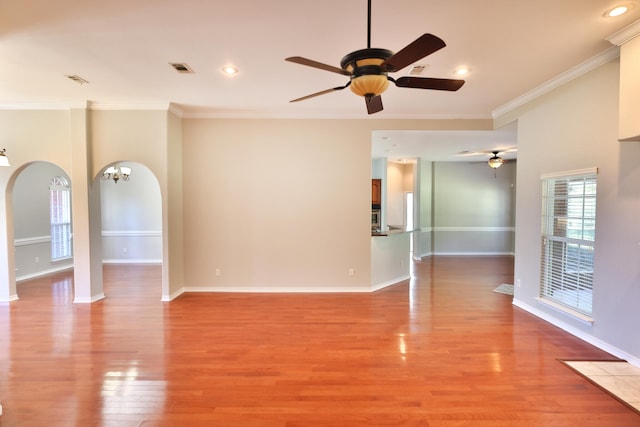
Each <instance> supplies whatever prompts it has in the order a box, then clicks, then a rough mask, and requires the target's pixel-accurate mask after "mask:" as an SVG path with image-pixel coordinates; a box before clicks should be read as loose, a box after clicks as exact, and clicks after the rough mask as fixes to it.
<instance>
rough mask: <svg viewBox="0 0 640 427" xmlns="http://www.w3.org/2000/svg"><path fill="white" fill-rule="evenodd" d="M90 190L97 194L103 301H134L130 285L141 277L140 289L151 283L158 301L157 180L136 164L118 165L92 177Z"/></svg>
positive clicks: (159, 220)
mask: <svg viewBox="0 0 640 427" xmlns="http://www.w3.org/2000/svg"><path fill="white" fill-rule="evenodd" d="M96 185H97V186H99V188H100V218H101V224H102V226H101V240H102V244H101V249H102V263H103V272H104V275H105V283H110V284H112V285H113V286H112V287H111V290H105V291H106V292H107V293H108V294H107V295H106V296H107V297H119V296H120V295H122V296H125V297H126V298H131V297H133V296H135V295H136V291H137V289H136V288H135V286H134V285H135V284H136V283H137V282H138V280H137V278H141V277H144V278H145V280H144V282H145V283H149V282H151V283H153V284H154V286H155V283H157V288H155V289H154V290H153V293H154V294H156V295H158V296H160V295H161V294H162V271H161V269H162V257H163V255H162V195H161V191H160V185H159V183H158V180H157V178H156V177H155V175H154V174H153V172H152V171H151V170H150V169H149V168H147V167H146V166H145V165H143V164H141V163H136V162H129V161H121V162H117V163H112V164H109V165H107V166H106V167H105V168H104V169H103V170H102V171H101V172H100V174H99V175H98V176H97V177H96V180H95V182H94V186H96ZM150 278H151V280H149V279H150ZM140 282H141V281H140ZM114 286H115V287H114ZM156 291H157V293H156ZM141 295H142V294H141ZM144 295H148V293H147V292H145V293H144Z"/></svg>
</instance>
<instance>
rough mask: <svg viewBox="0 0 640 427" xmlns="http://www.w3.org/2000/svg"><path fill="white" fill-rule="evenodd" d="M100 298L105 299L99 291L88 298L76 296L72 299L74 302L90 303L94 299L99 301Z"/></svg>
mask: <svg viewBox="0 0 640 427" xmlns="http://www.w3.org/2000/svg"><path fill="white" fill-rule="evenodd" d="M102 299H105V296H104V293H102V292H101V293H99V294H97V295H92V296H91V297H90V298H83V297H80V298H78V297H76V298H74V299H73V303H74V304H91V303H94V302H96V301H100V300H102Z"/></svg>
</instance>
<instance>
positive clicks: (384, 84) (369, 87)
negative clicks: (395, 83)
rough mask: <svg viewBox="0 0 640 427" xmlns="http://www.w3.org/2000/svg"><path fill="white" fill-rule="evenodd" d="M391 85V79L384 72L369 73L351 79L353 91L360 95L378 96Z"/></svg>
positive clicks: (350, 86)
mask: <svg viewBox="0 0 640 427" xmlns="http://www.w3.org/2000/svg"><path fill="white" fill-rule="evenodd" d="M388 87H389V80H387V76H386V75H384V74H368V75H363V76H358V77H354V78H352V79H351V85H349V88H351V92H353V93H355V94H356V95H358V96H367V95H369V96H378V95H380V94H381V93H382V92H384V91H385V90H387V88H388Z"/></svg>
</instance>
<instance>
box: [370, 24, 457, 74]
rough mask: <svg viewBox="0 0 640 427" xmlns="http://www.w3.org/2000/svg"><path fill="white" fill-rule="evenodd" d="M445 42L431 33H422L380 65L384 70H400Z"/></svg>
mask: <svg viewBox="0 0 640 427" xmlns="http://www.w3.org/2000/svg"><path fill="white" fill-rule="evenodd" d="M445 46H446V44H445V42H444V41H443V40H442V39H441V38H439V37H436V36H434V35H433V34H429V33H426V34H423V35H421V36H420V37H418V38H417V39H416V40H414V41H413V42H411V43H409V44H408V45H407V46H405V47H404V48H403V49H401V50H400V51H399V52H397V53H395V54H394V55H393V56H392V57H391V58H389V59H387V60H386V61H385V62H384V63H383V64H382V67H383V69H385V70H386V71H390V72H394V71H400V70H402V69H403V68H404V67H406V66H407V65H409V64H413V63H414V62H416V61H417V60H419V59H422V58H424V57H425V56H427V55H431V54H432V53H433V52H435V51H437V50H440V49H442V48H443V47H445Z"/></svg>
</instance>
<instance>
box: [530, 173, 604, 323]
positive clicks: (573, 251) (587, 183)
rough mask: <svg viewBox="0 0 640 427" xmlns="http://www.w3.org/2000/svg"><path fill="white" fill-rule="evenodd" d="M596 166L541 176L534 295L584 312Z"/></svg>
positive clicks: (588, 299) (589, 298)
mask: <svg viewBox="0 0 640 427" xmlns="http://www.w3.org/2000/svg"><path fill="white" fill-rule="evenodd" d="M597 177H598V175H597V169H589V170H585V171H576V172H568V173H566V174H553V175H546V176H543V177H542V262H541V268H542V271H541V284H540V297H541V298H542V299H548V300H550V301H552V302H554V303H556V304H559V305H561V306H564V307H567V308H569V309H571V310H575V311H577V312H578V313H582V314H585V315H590V314H591V312H592V303H593V253H594V249H595V227H596V189H597Z"/></svg>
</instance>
